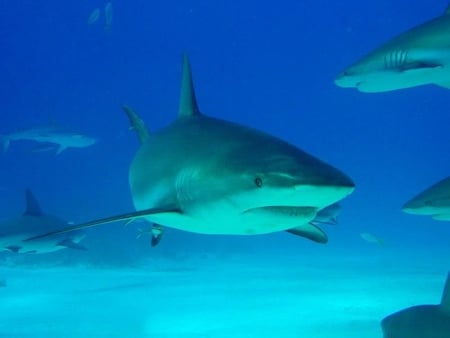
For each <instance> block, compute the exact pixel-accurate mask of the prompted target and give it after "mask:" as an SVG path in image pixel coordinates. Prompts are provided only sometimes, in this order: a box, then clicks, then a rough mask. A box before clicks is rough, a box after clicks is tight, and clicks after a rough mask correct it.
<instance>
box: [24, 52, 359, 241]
mask: <svg viewBox="0 0 450 338" xmlns="http://www.w3.org/2000/svg"><path fill="white" fill-rule="evenodd" d="M238 108H239V107H236V109H238ZM127 114H128V117H129V119H130V121H131V126H132V128H133V129H134V130H135V131H136V132H137V135H138V138H139V139H140V141H141V146H140V149H139V150H138V152H137V154H136V156H135V158H134V160H133V162H132V164H131V167H130V172H129V181H130V188H131V193H132V197H133V201H134V205H135V208H136V210H137V211H134V212H130V213H127V214H122V215H116V216H111V217H107V218H103V219H99V220H94V221H91V222H87V223H84V224H80V225H77V226H73V227H69V228H67V229H62V230H60V231H57V232H53V233H47V234H43V235H40V236H36V237H34V238H29V239H28V240H27V241H33V240H36V239H39V238H42V237H46V236H49V235H52V234H55V233H57V234H61V233H65V232H70V231H72V230H77V229H83V228H87V227H91V226H95V225H99V224H104V223H110V222H116V221H126V220H132V219H136V218H145V219H146V220H147V221H149V222H151V223H154V224H157V225H161V226H167V227H172V228H176V229H179V230H184V231H189V232H194V233H201V234H223V235H225V234H226V235H257V234H265V233H272V232H278V231H285V230H291V231H293V230H295V234H296V235H299V236H302V237H306V238H308V239H310V240H313V241H315V242H319V243H325V242H326V241H327V237H326V234H325V233H324V232H323V231H322V230H321V229H319V228H318V227H316V226H314V225H312V224H310V223H309V222H310V221H312V220H313V219H314V218H315V217H316V214H317V213H318V212H319V211H320V210H321V209H323V208H325V207H327V206H329V205H331V204H333V203H335V202H337V201H339V200H341V199H343V198H345V197H346V196H347V195H349V194H350V193H351V192H352V191H353V190H354V183H353V182H352V180H351V179H350V178H349V177H348V176H346V175H345V174H344V173H342V172H341V171H339V170H338V169H336V168H334V167H332V166H330V165H328V164H326V163H324V162H322V161H321V160H319V159H317V158H315V157H313V156H311V155H309V154H307V153H305V152H304V151H302V150H300V149H299V148H297V147H295V146H293V145H291V144H289V143H287V142H285V141H283V140H281V139H279V138H276V137H274V136H271V135H269V134H266V133H264V132H262V131H259V130H256V129H252V128H249V127H245V126H241V125H238V124H236V123H232V122H229V121H225V120H221V119H218V118H213V117H208V116H206V115H204V114H202V113H201V112H200V110H199V108H198V105H197V100H196V97H195V93H194V86H193V81H192V75H191V68H190V65H189V61H188V58H187V56H186V55H185V56H184V60H183V75H182V85H181V96H180V105H179V111H178V118H177V119H176V120H175V122H173V123H172V124H171V125H169V126H168V127H166V128H164V129H162V130H159V131H157V132H151V131H148V130H147V128H145V125H144V123H143V122H142V120H141V119H140V118H139V117H138V116H137V115H136V113H134V112H133V111H131V110H128V111H127Z"/></svg>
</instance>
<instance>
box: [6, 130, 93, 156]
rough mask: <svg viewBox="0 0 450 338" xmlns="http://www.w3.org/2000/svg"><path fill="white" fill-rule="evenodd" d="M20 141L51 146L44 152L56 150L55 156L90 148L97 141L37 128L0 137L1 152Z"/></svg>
mask: <svg viewBox="0 0 450 338" xmlns="http://www.w3.org/2000/svg"><path fill="white" fill-rule="evenodd" d="M22 140H26V141H35V142H40V143H45V144H52V145H53V146H54V147H47V148H45V150H50V149H56V154H57V155H59V154H60V153H61V152H63V151H64V150H65V149H67V148H85V147H89V146H92V145H93V144H95V143H96V142H97V140H96V139H94V138H92V137H89V136H86V135H83V134H78V133H74V132H70V131H66V130H63V129H59V128H56V127H37V128H31V129H25V130H21V131H17V132H15V133H11V134H7V135H0V142H1V143H2V145H3V151H6V150H8V148H9V144H10V142H11V141H22ZM41 150H42V149H41Z"/></svg>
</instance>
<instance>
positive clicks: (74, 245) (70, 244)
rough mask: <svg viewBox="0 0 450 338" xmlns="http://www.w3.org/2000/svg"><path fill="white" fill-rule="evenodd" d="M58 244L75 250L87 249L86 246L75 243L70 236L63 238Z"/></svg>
mask: <svg viewBox="0 0 450 338" xmlns="http://www.w3.org/2000/svg"><path fill="white" fill-rule="evenodd" d="M58 245H59V246H63V247H66V248H69V249H74V250H83V251H86V250H87V249H86V247H85V246H83V245H81V244H78V243H75V242H74V241H73V240H71V239H69V238H66V239H64V240H62V241H61V242H59V243H58Z"/></svg>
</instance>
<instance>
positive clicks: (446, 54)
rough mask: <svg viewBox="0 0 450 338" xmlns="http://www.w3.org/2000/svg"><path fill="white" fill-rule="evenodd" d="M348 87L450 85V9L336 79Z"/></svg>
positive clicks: (381, 88) (374, 89)
mask: <svg viewBox="0 0 450 338" xmlns="http://www.w3.org/2000/svg"><path fill="white" fill-rule="evenodd" d="M335 84H336V85H338V86H340V87H344V88H356V89H357V90H359V91H361V92H368V93H376V92H385V91H392V90H398V89H404V88H410V87H416V86H422V85H427V84H435V85H438V86H442V87H445V88H448V87H449V86H450V9H449V8H447V9H446V11H445V13H443V14H442V15H440V16H439V17H437V18H435V19H433V20H430V21H428V22H425V23H423V24H421V25H419V26H417V27H414V28H412V29H410V30H408V31H406V32H404V33H403V34H400V35H398V36H397V37H395V38H393V39H392V40H390V41H388V42H387V43H385V44H384V45H382V46H380V47H379V48H377V49H375V50H374V51H372V52H371V53H369V54H368V55H366V56H365V57H363V58H361V59H360V60H359V61H357V62H356V63H354V64H353V65H351V66H350V67H349V68H347V69H346V70H345V71H343V72H342V73H341V74H340V75H338V76H337V77H336V79H335Z"/></svg>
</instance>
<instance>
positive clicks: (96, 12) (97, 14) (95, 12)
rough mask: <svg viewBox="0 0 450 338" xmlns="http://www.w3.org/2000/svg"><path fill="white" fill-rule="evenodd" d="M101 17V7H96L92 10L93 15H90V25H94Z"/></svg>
mask: <svg viewBox="0 0 450 338" xmlns="http://www.w3.org/2000/svg"><path fill="white" fill-rule="evenodd" d="M99 17H100V8H96V9H94V10H93V11H92V12H91V15H89V19H88V25H92V24H93V23H95V22H97V20H98V18H99Z"/></svg>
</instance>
